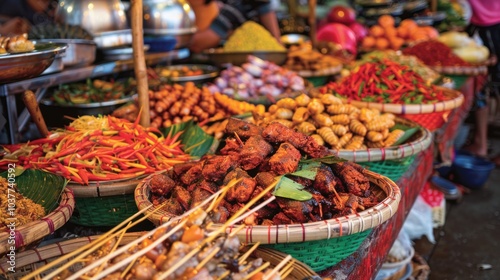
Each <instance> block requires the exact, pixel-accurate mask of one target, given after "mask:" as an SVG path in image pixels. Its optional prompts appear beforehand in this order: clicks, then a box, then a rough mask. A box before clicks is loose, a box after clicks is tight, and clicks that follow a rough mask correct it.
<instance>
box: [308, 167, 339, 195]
mask: <svg viewBox="0 0 500 280" xmlns="http://www.w3.org/2000/svg"><path fill="white" fill-rule="evenodd" d="M336 184H337V181H336V180H335V175H333V172H332V169H331V168H330V167H329V166H328V165H324V164H322V165H321V166H320V168H318V173H316V177H315V178H314V184H313V187H314V189H316V190H318V191H319V192H320V193H321V194H322V195H324V196H326V197H328V196H330V195H332V194H335V191H336V190H335V185H336Z"/></svg>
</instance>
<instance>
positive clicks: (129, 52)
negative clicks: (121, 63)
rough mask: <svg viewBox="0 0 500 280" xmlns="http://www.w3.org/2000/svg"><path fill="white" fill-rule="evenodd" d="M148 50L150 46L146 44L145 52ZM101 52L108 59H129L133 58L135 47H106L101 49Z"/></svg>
mask: <svg viewBox="0 0 500 280" xmlns="http://www.w3.org/2000/svg"><path fill="white" fill-rule="evenodd" d="M148 50H149V46H148V45H144V52H147V51H148ZM99 52H100V53H101V54H102V56H103V58H104V59H106V60H127V59H132V57H133V55H134V49H133V48H132V46H121V47H116V48H105V49H100V50H99Z"/></svg>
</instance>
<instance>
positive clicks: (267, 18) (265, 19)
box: [260, 11, 281, 42]
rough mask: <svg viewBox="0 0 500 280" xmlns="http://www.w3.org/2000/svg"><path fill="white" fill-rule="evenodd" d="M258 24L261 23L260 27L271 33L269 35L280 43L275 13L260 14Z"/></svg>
mask: <svg viewBox="0 0 500 280" xmlns="http://www.w3.org/2000/svg"><path fill="white" fill-rule="evenodd" d="M260 22H261V23H262V26H264V27H265V28H266V29H267V30H268V31H269V32H270V33H271V35H273V36H274V38H276V40H278V42H281V38H280V37H281V33H280V28H279V26H278V18H277V17H276V13H275V12H274V11H270V12H268V13H265V14H262V15H261V16H260Z"/></svg>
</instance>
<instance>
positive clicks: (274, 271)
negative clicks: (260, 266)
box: [262, 255, 292, 280]
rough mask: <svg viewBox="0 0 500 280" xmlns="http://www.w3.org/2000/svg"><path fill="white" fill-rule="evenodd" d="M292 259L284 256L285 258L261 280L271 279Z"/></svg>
mask: <svg viewBox="0 0 500 280" xmlns="http://www.w3.org/2000/svg"><path fill="white" fill-rule="evenodd" d="M291 259H292V256H290V255H288V256H286V258H284V259H283V260H282V261H281V262H280V263H279V264H278V265H277V266H276V267H274V269H273V270H272V271H271V272H270V273H268V274H266V275H264V277H263V278H262V280H268V279H269V278H271V277H272V276H273V275H274V274H276V273H278V271H279V270H280V269H281V268H282V267H283V266H284V265H285V264H286V263H287V262H288V261H289V260H291Z"/></svg>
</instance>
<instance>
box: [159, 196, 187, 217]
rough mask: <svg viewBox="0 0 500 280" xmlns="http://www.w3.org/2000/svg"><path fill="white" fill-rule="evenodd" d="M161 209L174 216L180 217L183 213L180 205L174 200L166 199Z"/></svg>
mask: <svg viewBox="0 0 500 280" xmlns="http://www.w3.org/2000/svg"><path fill="white" fill-rule="evenodd" d="M162 209H163V210H165V211H166V212H168V213H170V214H172V215H174V216H179V215H182V213H184V211H185V209H183V208H182V205H181V204H180V203H179V202H178V201H177V200H176V199H175V198H169V199H167V201H166V203H165V205H164V206H163V207H162Z"/></svg>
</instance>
